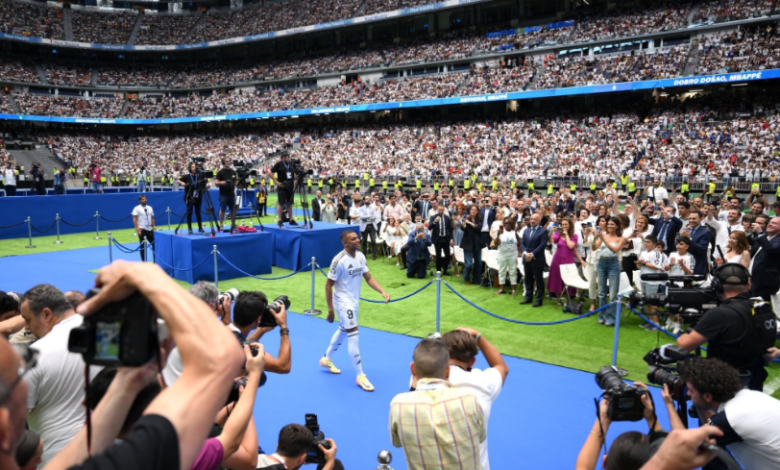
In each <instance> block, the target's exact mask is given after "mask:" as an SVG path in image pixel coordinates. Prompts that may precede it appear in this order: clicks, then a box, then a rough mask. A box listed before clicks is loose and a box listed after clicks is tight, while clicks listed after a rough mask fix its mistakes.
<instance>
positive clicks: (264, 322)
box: [257, 295, 290, 327]
mask: <svg viewBox="0 0 780 470" xmlns="http://www.w3.org/2000/svg"><path fill="white" fill-rule="evenodd" d="M282 305H284V308H285V309H288V308H290V299H289V298H287V296H286V295H280V296H278V297H277V298H275V299H274V301H273V302H271V303H270V304H268V305H266V306H265V310H263V314H262V315H261V316H260V323H258V325H257V326H258V327H269V326H270V327H276V326H277V324H276V318H275V317H274V316H273V314H271V310H274V311H276V312H278V311H279V308H280V307H281V306H282Z"/></svg>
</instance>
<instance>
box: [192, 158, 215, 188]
mask: <svg viewBox="0 0 780 470" xmlns="http://www.w3.org/2000/svg"><path fill="white" fill-rule="evenodd" d="M191 163H194V164H195V167H196V170H195V171H196V173H197V176H198V186H202V187H206V180H208V179H209V178H212V177H213V176H214V173H213V172H211V171H208V170H206V168H205V167H204V166H203V165H204V164H205V163H206V157H192V160H191Z"/></svg>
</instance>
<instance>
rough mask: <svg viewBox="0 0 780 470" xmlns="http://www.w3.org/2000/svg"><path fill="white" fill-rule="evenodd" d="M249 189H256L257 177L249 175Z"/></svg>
mask: <svg viewBox="0 0 780 470" xmlns="http://www.w3.org/2000/svg"><path fill="white" fill-rule="evenodd" d="M249 189H255V177H254V176H251V175H250V176H249Z"/></svg>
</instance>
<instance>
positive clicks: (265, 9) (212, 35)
mask: <svg viewBox="0 0 780 470" xmlns="http://www.w3.org/2000/svg"><path fill="white" fill-rule="evenodd" d="M303 3H304V2H297V1H289V0H287V1H281V2H276V3H265V4H263V5H261V6H250V7H247V8H242V9H238V10H232V11H211V12H209V13H208V14H207V16H206V19H205V20H203V21H202V22H201V23H200V24H198V25H197V26H196V27H195V30H194V31H193V32H192V34H191V35H190V37H189V39H188V40H187V43H188V44H197V43H201V42H209V41H219V40H221V39H229V38H236V37H243V36H251V35H253V34H260V33H265V32H269V31H279V30H283V29H287V28H291V27H294V26H295V25H298V24H299V23H298V18H299V17H300V15H301V12H302V10H303V9H304V8H305V5H303Z"/></svg>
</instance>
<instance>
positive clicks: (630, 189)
mask: <svg viewBox="0 0 780 470" xmlns="http://www.w3.org/2000/svg"><path fill="white" fill-rule="evenodd" d="M634 191H636V183H634V182H633V181H632V182H630V183H628V192H629V193H633V192H634Z"/></svg>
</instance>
